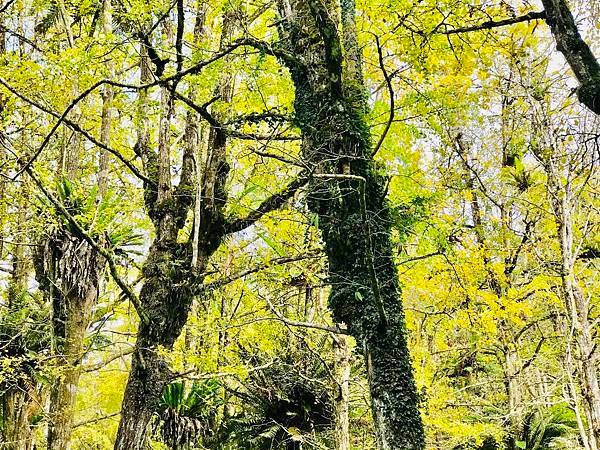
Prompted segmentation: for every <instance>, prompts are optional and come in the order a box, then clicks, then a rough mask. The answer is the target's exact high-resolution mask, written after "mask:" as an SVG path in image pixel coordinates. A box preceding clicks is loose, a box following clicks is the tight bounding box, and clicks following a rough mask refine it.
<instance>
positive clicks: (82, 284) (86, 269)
mask: <svg viewBox="0 0 600 450" xmlns="http://www.w3.org/2000/svg"><path fill="white" fill-rule="evenodd" d="M37 259H38V261H37V264H36V271H37V278H38V281H39V282H40V287H41V289H42V290H43V291H44V293H45V295H46V296H47V297H48V298H49V300H50V301H51V302H52V330H53V349H52V350H53V353H54V354H55V355H56V357H57V359H56V361H57V376H56V380H55V382H54V384H53V386H52V390H51V393H50V406H49V410H48V413H49V421H48V449H50V450H64V449H67V448H68V447H69V440H70V438H71V433H72V430H73V417H74V405H75V399H76V396H77V385H78V382H79V376H80V372H81V360H82V358H83V355H84V339H85V334H86V331H87V328H88V325H89V322H90V317H91V314H92V309H93V307H94V305H95V304H96V300H97V298H98V285H99V274H100V272H101V271H102V267H103V265H104V262H103V261H102V258H101V257H100V256H99V255H98V254H97V252H96V251H95V250H94V249H93V248H91V247H90V246H89V245H88V244H87V243H86V242H85V241H83V240H82V239H80V238H79V237H77V236H74V235H73V234H71V233H70V232H69V230H68V229H66V228H62V229H61V230H60V231H59V232H57V233H56V234H54V235H52V236H50V237H49V239H48V240H47V241H46V243H45V246H44V248H43V250H42V251H41V252H40V253H39V254H38V255H37Z"/></svg>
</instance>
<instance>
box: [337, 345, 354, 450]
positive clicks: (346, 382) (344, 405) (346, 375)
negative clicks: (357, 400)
mask: <svg viewBox="0 0 600 450" xmlns="http://www.w3.org/2000/svg"><path fill="white" fill-rule="evenodd" d="M333 345H334V358H335V362H334V364H335V366H334V370H335V378H336V382H337V385H338V386H337V396H336V398H335V422H334V427H335V428H334V431H335V445H336V447H335V448H336V450H350V420H349V416H348V413H349V406H350V405H349V403H350V349H349V348H348V339H347V338H346V336H344V335H339V336H335V337H334V340H333Z"/></svg>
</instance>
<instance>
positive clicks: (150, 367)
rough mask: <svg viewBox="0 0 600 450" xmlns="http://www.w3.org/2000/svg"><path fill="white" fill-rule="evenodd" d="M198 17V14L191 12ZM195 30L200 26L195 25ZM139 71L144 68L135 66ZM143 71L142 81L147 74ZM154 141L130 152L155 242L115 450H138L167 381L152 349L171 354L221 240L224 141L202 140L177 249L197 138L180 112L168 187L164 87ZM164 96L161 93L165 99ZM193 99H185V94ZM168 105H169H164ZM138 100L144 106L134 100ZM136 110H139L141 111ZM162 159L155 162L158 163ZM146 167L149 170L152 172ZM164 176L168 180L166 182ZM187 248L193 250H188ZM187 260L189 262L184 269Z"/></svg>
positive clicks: (225, 93) (219, 135)
mask: <svg viewBox="0 0 600 450" xmlns="http://www.w3.org/2000/svg"><path fill="white" fill-rule="evenodd" d="M198 13H199V14H201V10H200V8H199V11H198ZM195 30H196V32H198V33H199V32H200V31H201V30H202V26H201V25H200V26H199V25H198V23H197V24H196V27H195ZM229 30H230V22H229V19H227V17H226V18H225V19H224V25H223V31H222V38H221V45H220V46H221V48H223V46H225V45H227V43H228V40H229V36H230V31H229ZM142 65H143V67H145V66H146V62H145V60H144V59H143V60H142ZM146 70H147V69H144V70H143V72H142V78H143V79H142V83H144V82H146V80H145V79H144V77H145V76H148V75H149V73H147V72H146ZM219 90H220V93H221V97H222V98H223V99H224V100H225V101H228V99H229V98H230V90H231V84H230V83H225V84H221V86H220V87H219ZM161 92H162V95H163V102H162V105H163V111H162V117H161V127H160V131H161V136H159V151H158V157H157V155H155V154H153V153H152V152H151V150H150V149H148V148H147V146H146V144H145V142H147V139H148V138H147V135H146V133H147V131H146V130H140V131H139V133H138V151H139V152H142V153H143V155H142V158H143V159H144V160H145V161H146V163H145V165H146V171H147V172H148V173H154V174H155V176H156V178H155V180H156V182H157V183H156V185H157V188H158V192H153V189H155V188H154V187H153V186H146V192H147V194H146V206H147V209H148V213H149V215H150V217H151V219H152V221H153V223H154V227H155V230H156V239H155V241H154V242H153V243H152V246H151V247H150V251H149V255H148V259H147V260H146V263H145V264H144V269H143V275H144V280H145V281H144V286H143V288H142V291H141V293H140V302H141V304H142V307H143V309H144V314H145V316H146V319H143V320H142V321H141V323H140V327H139V329H138V335H137V343H136V348H135V351H134V353H133V358H132V366H131V370H130V374H129V381H128V383H127V387H126V389H125V397H124V400H123V405H122V413H121V414H122V416H121V422H120V424H119V431H118V434H117V440H116V442H115V449H120V450H137V449H143V448H146V440H147V431H148V424H149V422H150V420H151V417H152V414H153V413H154V412H155V411H156V410H157V408H158V402H159V400H160V396H161V394H162V391H163V389H164V387H165V386H166V385H167V384H168V382H169V381H170V380H171V379H172V374H171V371H170V369H169V368H168V366H167V364H166V362H165V361H164V359H163V357H162V356H160V355H159V353H158V349H159V348H164V349H167V350H169V349H171V348H172V347H173V345H174V343H175V340H176V339H177V338H178V337H179V335H180V334H181V331H182V329H183V327H184V325H185V323H186V321H187V317H188V314H189V311H190V308H191V303H192V300H193V297H194V290H195V289H194V285H197V284H201V283H202V278H200V277H199V276H198V274H200V273H202V272H203V271H204V269H205V267H206V264H207V262H208V259H209V258H210V256H211V255H212V254H213V253H214V252H215V251H216V249H217V248H218V247H219V245H220V243H221V240H222V238H223V237H224V235H225V231H224V228H223V224H224V218H223V207H224V206H225V202H226V201H227V193H226V191H225V182H226V179H227V174H228V172H229V166H228V165H227V162H226V152H225V150H226V139H225V136H224V133H223V132H222V130H219V129H216V128H214V127H213V128H212V129H211V132H210V135H211V137H210V138H209V155H210V156H209V160H208V162H207V165H206V167H205V168H204V172H205V173H204V174H203V178H202V179H203V186H202V189H201V192H202V195H201V198H202V200H203V201H202V203H201V205H200V207H199V213H200V214H199V215H198V217H196V218H195V220H196V221H198V220H200V218H201V223H197V224H194V227H197V228H198V230H197V234H198V236H197V239H193V237H192V238H191V240H190V241H188V243H187V244H178V243H177V234H178V232H179V230H180V229H181V228H183V226H184V225H185V219H186V216H187V212H188V211H189V210H190V208H191V205H192V204H193V203H194V198H195V193H196V187H195V186H194V182H195V176H194V175H195V171H196V170H197V169H196V165H195V163H194V156H195V154H196V145H197V140H194V139H193V136H192V135H193V134H194V132H195V131H194V130H196V128H197V118H196V116H195V114H188V116H187V118H186V121H187V124H186V134H187V138H186V147H185V154H184V156H183V167H184V169H183V171H182V172H183V173H182V176H181V181H180V183H179V185H178V187H177V188H175V189H173V188H172V187H171V180H170V174H169V172H167V170H169V167H168V165H169V159H168V157H167V156H166V155H165V153H166V152H168V149H169V145H168V136H166V134H168V133H170V127H169V118H170V115H171V114H170V111H171V109H172V97H171V95H170V92H168V91H166V90H165V88H163V90H162V91H161ZM165 95H168V96H169V98H168V99H167V98H166V97H165ZM192 97H193V96H192ZM166 100H169V101H166ZM142 101H145V100H144V99H142ZM141 108H142V109H143V106H142V107H141ZM161 155H162V157H161ZM153 165H157V166H158V167H157V168H154V167H153ZM167 175H168V176H167ZM192 245H197V248H196V249H195V250H194V251H193V250H192ZM192 262H193V263H194V264H192Z"/></svg>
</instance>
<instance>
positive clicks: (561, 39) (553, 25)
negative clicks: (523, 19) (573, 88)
mask: <svg viewBox="0 0 600 450" xmlns="http://www.w3.org/2000/svg"><path fill="white" fill-rule="evenodd" d="M542 4H543V5H544V9H545V11H546V22H547V23H548V26H549V27H550V30H551V31H552V35H553V36H554V39H555V40H556V48H557V49H558V51H559V52H561V53H562V54H563V56H564V57H565V59H566V60H567V63H568V64H569V66H570V67H571V70H573V73H574V74H575V77H576V78H577V80H578V81H579V88H578V90H577V96H578V97H579V101H580V102H581V103H583V104H584V105H585V106H587V107H588V108H589V109H590V110H592V111H593V112H595V113H596V114H598V115H600V64H599V63H598V60H596V58H595V56H594V54H593V53H592V51H591V49H590V47H589V46H588V45H587V44H586V42H585V41H584V40H583V38H582V37H581V34H580V33H579V30H578V29H577V24H576V23H575V19H574V18H573V14H572V13H571V11H570V9H569V5H568V4H567V1H566V0H542Z"/></svg>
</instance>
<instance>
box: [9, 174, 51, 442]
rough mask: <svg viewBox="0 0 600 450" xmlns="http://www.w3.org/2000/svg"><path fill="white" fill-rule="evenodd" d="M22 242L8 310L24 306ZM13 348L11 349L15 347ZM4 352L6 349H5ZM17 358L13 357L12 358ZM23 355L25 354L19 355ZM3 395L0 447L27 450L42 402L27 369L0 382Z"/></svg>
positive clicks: (21, 213)
mask: <svg viewBox="0 0 600 450" xmlns="http://www.w3.org/2000/svg"><path fill="white" fill-rule="evenodd" d="M26 191H27V189H26V188H25V187H24V186H23V185H21V195H22V196H23V198H25V195H26ZM17 208H18V211H17V214H16V215H17V220H16V222H17V223H16V226H17V232H16V233H14V235H15V236H19V238H18V239H16V240H17V241H19V240H20V237H21V236H22V234H24V233H21V232H19V231H22V230H21V227H22V224H24V223H26V209H25V206H24V205H23V204H18V205H17ZM23 244H24V242H17V243H16V244H15V245H14V249H13V252H12V273H11V278H10V284H9V286H8V293H7V295H8V310H9V311H19V310H20V309H21V308H23V307H25V306H26V305H25V304H24V302H23V298H24V295H23V294H24V293H25V292H26V290H27V275H28V266H29V262H30V260H29V258H28V257H27V255H26V254H25V246H24V245H23ZM18 342H19V340H18V339H17V340H16V341H15V342H13V345H12V346H9V349H8V352H9V353H12V352H13V351H16V352H18V353H22V352H24V351H26V349H23V348H20V346H19V344H18ZM15 344H16V347H15V348H14V349H11V348H10V347H13V346H15ZM5 350H6V349H5ZM15 356H16V355H15ZM22 356H25V355H22ZM1 388H2V391H3V393H2V395H1V396H0V408H1V414H0V416H2V417H3V427H2V439H1V440H0V447H1V448H6V449H7V450H29V449H31V448H32V446H33V432H32V429H31V419H32V417H33V415H34V414H35V413H37V412H38V411H39V410H40V409H41V404H40V403H41V402H40V399H39V398H38V395H37V393H38V392H37V388H38V386H37V383H36V381H35V379H34V378H33V377H31V373H29V370H28V369H25V370H24V371H23V373H19V374H17V376H16V377H15V380H14V381H13V380H11V381H10V382H9V384H8V385H4V383H1Z"/></svg>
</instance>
